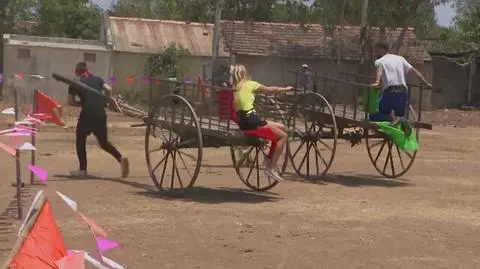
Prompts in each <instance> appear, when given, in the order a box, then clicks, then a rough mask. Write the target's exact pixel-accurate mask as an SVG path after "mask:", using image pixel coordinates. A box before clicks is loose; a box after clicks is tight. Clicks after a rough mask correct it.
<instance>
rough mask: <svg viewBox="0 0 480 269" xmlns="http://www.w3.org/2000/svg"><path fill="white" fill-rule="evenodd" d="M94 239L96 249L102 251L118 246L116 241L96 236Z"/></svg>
mask: <svg viewBox="0 0 480 269" xmlns="http://www.w3.org/2000/svg"><path fill="white" fill-rule="evenodd" d="M95 241H96V242H97V246H98V250H100V252H102V253H103V252H106V251H108V250H110V249H114V248H118V247H119V246H120V244H119V243H118V242H115V241H112V240H108V239H106V238H102V237H98V236H97V237H96V238H95Z"/></svg>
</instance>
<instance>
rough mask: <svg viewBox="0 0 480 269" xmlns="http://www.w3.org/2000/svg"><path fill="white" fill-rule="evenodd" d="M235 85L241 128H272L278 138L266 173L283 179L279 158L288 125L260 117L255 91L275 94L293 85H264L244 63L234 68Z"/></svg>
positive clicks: (238, 120)
mask: <svg viewBox="0 0 480 269" xmlns="http://www.w3.org/2000/svg"><path fill="white" fill-rule="evenodd" d="M232 80H233V86H234V87H235V90H236V91H235V94H234V105H235V112H236V114H237V122H238V126H239V127H240V130H242V131H249V130H255V129H257V128H259V127H267V128H270V129H271V130H272V131H273V133H274V134H275V136H276V138H277V145H276V148H275V150H274V153H273V155H272V158H271V159H266V160H265V168H266V173H267V175H268V176H270V177H271V178H273V179H275V180H277V181H281V180H283V179H282V177H281V176H280V174H279V169H278V166H277V163H278V159H279V158H280V155H281V154H282V151H283V149H284V148H285V144H286V140H287V133H286V127H285V125H283V124H282V123H278V122H273V121H266V120H263V119H261V118H260V116H259V115H258V114H257V113H256V111H255V108H254V106H253V104H254V102H255V93H257V92H261V93H264V94H273V93H279V92H286V91H289V90H291V89H292V87H274V86H264V85H262V84H260V83H258V82H256V81H253V80H252V79H251V77H250V75H249V74H248V72H247V69H246V68H245V66H243V65H240V64H239V65H235V66H234V67H233V70H232Z"/></svg>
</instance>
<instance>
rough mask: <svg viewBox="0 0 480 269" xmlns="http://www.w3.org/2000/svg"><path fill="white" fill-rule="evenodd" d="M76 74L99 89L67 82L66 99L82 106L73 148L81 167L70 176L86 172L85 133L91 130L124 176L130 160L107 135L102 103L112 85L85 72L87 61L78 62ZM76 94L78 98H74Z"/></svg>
mask: <svg viewBox="0 0 480 269" xmlns="http://www.w3.org/2000/svg"><path fill="white" fill-rule="evenodd" d="M75 75H76V76H77V77H78V79H79V80H80V81H81V82H82V83H84V84H86V85H87V86H89V87H90V88H92V89H94V90H96V91H98V92H94V91H91V90H85V89H76V88H75V87H72V86H70V88H69V90H68V103H69V105H71V106H76V107H81V112H80V117H79V118H78V123H77V130H76V148H77V156H78V161H79V163H80V169H79V170H77V171H73V172H71V175H72V176H88V173H87V151H86V142H87V137H88V136H89V135H90V134H91V133H93V135H94V136H95V137H96V138H97V140H98V144H99V145H100V147H101V148H102V149H103V150H105V151H106V152H108V153H110V154H111V155H112V156H113V157H114V158H115V159H116V160H117V161H118V162H119V163H120V165H121V174H122V177H123V178H125V177H127V176H128V174H129V162H128V159H127V158H124V157H123V156H122V154H120V152H119V151H118V150H117V149H116V148H115V147H114V146H113V145H112V144H111V143H110V142H109V141H108V137H107V114H106V112H105V105H106V103H107V100H108V96H110V94H111V91H112V89H111V88H110V86H108V85H107V84H106V83H105V82H104V81H103V79H102V78H100V77H98V76H95V75H92V74H91V73H90V72H88V69H87V64H86V63H84V62H80V63H77V65H76V67H75ZM76 97H79V99H80V101H77V100H76Z"/></svg>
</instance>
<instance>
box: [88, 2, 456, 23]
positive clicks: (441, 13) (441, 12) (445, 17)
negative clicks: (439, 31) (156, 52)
mask: <svg viewBox="0 0 480 269" xmlns="http://www.w3.org/2000/svg"><path fill="white" fill-rule="evenodd" d="M92 2H93V3H95V4H97V5H99V6H101V7H102V8H105V9H106V8H109V7H110V6H111V5H112V3H113V2H114V0H92ZM435 11H436V16H437V23H438V24H439V25H441V26H450V25H451V20H452V18H453V16H454V15H455V10H454V9H453V8H452V7H451V6H450V5H441V6H438V7H437V8H436V9H435Z"/></svg>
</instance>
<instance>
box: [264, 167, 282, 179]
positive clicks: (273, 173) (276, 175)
mask: <svg viewBox="0 0 480 269" xmlns="http://www.w3.org/2000/svg"><path fill="white" fill-rule="evenodd" d="M267 173H268V175H269V176H270V177H271V178H273V179H274V180H276V181H283V178H282V177H281V176H280V174H279V173H278V171H277V170H276V169H275V168H269V169H267Z"/></svg>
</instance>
